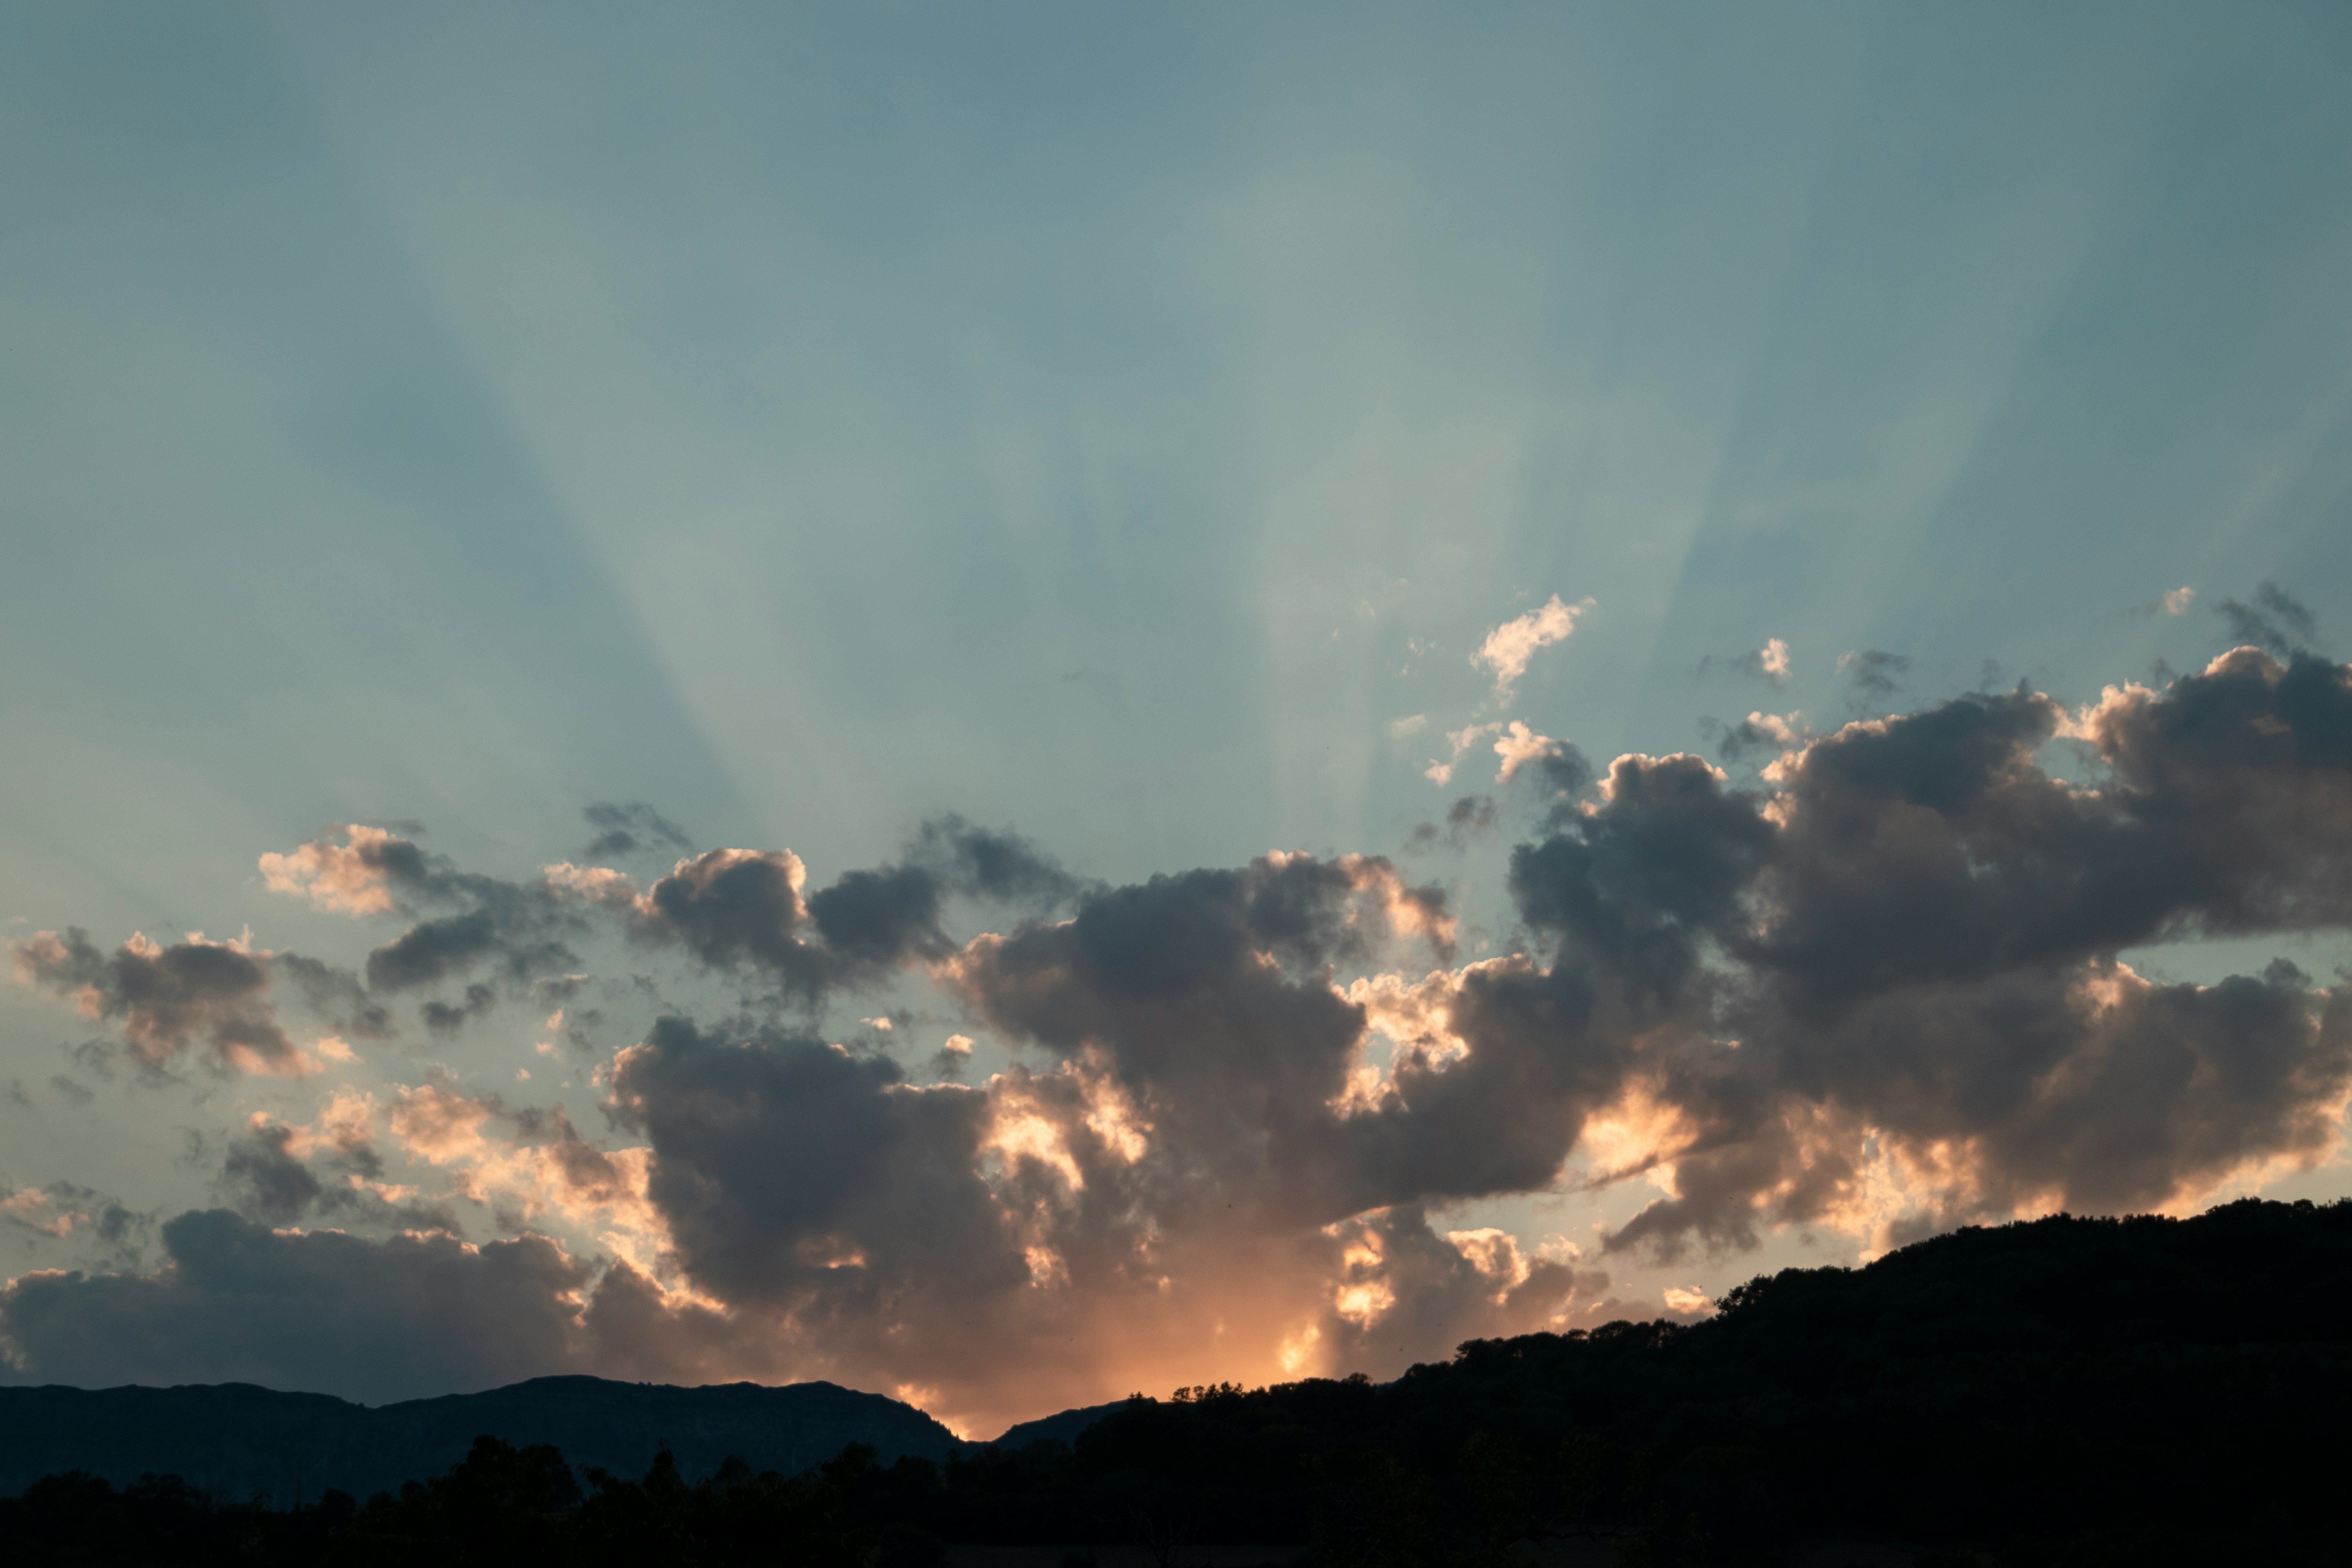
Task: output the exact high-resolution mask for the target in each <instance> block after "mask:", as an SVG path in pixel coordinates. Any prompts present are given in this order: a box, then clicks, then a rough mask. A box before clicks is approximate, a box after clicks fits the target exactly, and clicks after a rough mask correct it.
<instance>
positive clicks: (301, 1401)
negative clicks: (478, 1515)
mask: <svg viewBox="0 0 2352 1568" xmlns="http://www.w3.org/2000/svg"><path fill="white" fill-rule="evenodd" d="M1050 1419H1054V1420H1059V1419H1062V1417H1052V1418H1050ZM485 1432H487V1433H491V1434H494V1435H495V1436H499V1437H503V1438H505V1439H506V1440H507V1441H509V1442H510V1443H513V1444H516V1445H518V1446H524V1445H529V1444H533V1443H552V1444H554V1445H555V1446H556V1447H559V1448H561V1449H562V1450H563V1457H564V1458H566V1459H568V1460H570V1461H572V1463H574V1464H588V1465H601V1466H603V1467H604V1468H606V1469H609V1470H612V1471H614V1473H615V1474H619V1475H626V1476H632V1477H634V1476H638V1475H642V1474H644V1473H645V1470H646V1466H647V1465H649V1464H650V1463H651V1462H652V1460H653V1457H654V1451H655V1448H656V1447H657V1446H658V1445H659V1444H661V1443H663V1442H665V1441H666V1442H667V1443H668V1444H669V1446H670V1450H671V1452H672V1453H673V1454H675V1455H676V1456H677V1463H678V1466H679V1468H681V1469H682V1470H684V1471H685V1472H686V1473H687V1474H688V1476H689V1477H692V1476H695V1475H699V1474H705V1473H708V1472H709V1471H710V1470H712V1469H715V1468H717V1467H718V1466H719V1462H720V1461H721V1460H723V1459H725V1458H727V1457H728V1456H729V1455H730V1454H735V1455H740V1456H741V1457H742V1458H744V1459H745V1460H747V1461H749V1462H750V1464H751V1467H752V1468H754V1469H755V1470H765V1469H772V1470H777V1471H781V1472H782V1473H783V1474H785V1475H793V1474H796V1473H797V1472H799V1471H801V1470H803V1469H806V1468H808V1467H809V1466H811V1465H814V1464H817V1463H819V1462H820V1461H822V1460H824V1459H829V1458H833V1457H834V1456H835V1454H838V1453H839V1452H840V1451H841V1450H842V1448H843V1447H844V1446H845V1445H847V1444H850V1443H867V1444H871V1445H872V1446H873V1447H875V1448H876V1449H877V1451H878V1453H879V1454H880V1456H881V1460H882V1462H883V1463H884V1464H886V1465H887V1464H889V1463H891V1462H892V1461H893V1460H895V1459H897V1458H898V1457H899V1456H900V1455H902V1454H913V1455H918V1456H919V1457H921V1458H929V1459H934V1460H937V1459H943V1458H946V1457H947V1456H948V1455H950V1454H951V1453H954V1452H956V1451H957V1450H958V1449H959V1448H961V1447H963V1445H962V1444H961V1443H960V1442H958V1440H957V1438H956V1436H955V1434H954V1433H952V1432H950V1431H949V1430H948V1429H947V1428H946V1427H945V1426H941V1425H940V1423H939V1422H937V1421H934V1420H933V1419H931V1417H929V1415H925V1414H924V1413H923V1412H921V1411H920V1410H918V1409H916V1408H915V1407H914V1406H912V1405H902V1404H900V1403H899V1402H898V1400H895V1399H888V1398H885V1397H884V1396H883V1395H881V1394H860V1393H858V1392H856V1390H854V1389H847V1388H842V1387H839V1386H837V1385H835V1384H830V1383H799V1384H791V1385H789V1386H787V1387H783V1388H766V1387H762V1386H761V1385H760V1384H751V1383H737V1384H717V1385H712V1386H708V1387H702V1388H677V1387H671V1386H669V1385H667V1384H642V1383H614V1382H610V1381H607V1380H606V1379H604V1378H600V1377H540V1378H533V1379H531V1380H530V1382H528V1383H518V1384H509V1386H507V1387H505V1388H494V1389H491V1390H489V1391H488V1392H487V1393H483V1394H449V1395H446V1396H445V1397H443V1398H439V1399H411V1400H404V1401H403V1402H402V1403H400V1404H397V1405H380V1406H377V1407H375V1408H373V1409H372V1408H370V1407H368V1406H366V1405H353V1404H352V1403H350V1402H349V1401H347V1400H341V1399H336V1398H333V1397H331V1396H330V1395H327V1394H280V1393H278V1392H276V1391H274V1390H271V1389H267V1388H257V1387H256V1386H254V1385H253V1384H244V1383H229V1384H213V1385H202V1384H187V1385H183V1386H181V1387H177V1388H103V1389H83V1388H63V1387H58V1386H55V1385H51V1386H46V1387H36V1388H0V1497H5V1496H13V1495H14V1494H16V1493H17V1492H19V1491H22V1490H23V1489H25V1487H26V1485H27V1484H29V1483H30V1482H32V1481H34V1480H35V1479H38V1478H39V1477H41V1476H44V1475H47V1474H51V1473H54V1472H57V1471H62V1470H88V1471H89V1472H91V1473H92V1474H94V1475H99V1476H103V1477H105V1478H106V1479H109V1480H111V1481H115V1482H117V1483H118V1484H119V1483H121V1482H124V1481H129V1480H132V1479H136V1478H137V1477H139V1476H140V1475H142V1474H143V1473H147V1472H153V1473H155V1474H158V1475H165V1474H176V1475H179V1476H182V1477H184V1478H185V1479H187V1480H188V1481H189V1482H191V1483H192V1484H194V1485H195V1486H198V1487H201V1488H204V1489H207V1490H210V1491H214V1492H216V1493H223V1494H226V1495H227V1496H230V1497H236V1498H245V1497H248V1496H250V1495H251V1494H253V1493H254V1492H256V1491H267V1492H268V1493H270V1494H271V1495H272V1496H273V1497H274V1498H275V1499H276V1500H278V1503H279V1504H280V1505H281V1506H283V1505H285V1504H287V1503H290V1502H291V1501H292V1500H293V1499H294V1493H295V1490H296V1488H297V1486H298V1485H299V1488H300V1489H301V1492H302V1494H303V1496H304V1497H305V1498H306V1499H316V1498H317V1497H318V1496H319V1495H320V1493H321V1492H322V1491H324V1490H325V1489H327V1488H329V1487H334V1488H339V1489H341V1490H343V1491H346V1492H349V1493H351V1494H352V1496H353V1497H357V1498H365V1497H367V1496H368V1495H369V1494H370V1493H372V1492H374V1491H377V1490H379V1489H390V1490H397V1489H399V1487H400V1484H401V1483H402V1482H403V1481H407V1480H415V1479H424V1478H425V1477H429V1476H434V1475H437V1474H439V1473H440V1472H442V1471H444V1470H446V1469H447V1468H449V1467H450V1466H451V1465H454V1464H456V1463H457V1461H458V1460H460V1459H462V1458H465V1457H466V1450H467V1446H468V1445H470V1444H471V1443H472V1442H473V1440H474V1438H475V1437H477V1436H479V1435H481V1434H483V1433H485Z"/></svg>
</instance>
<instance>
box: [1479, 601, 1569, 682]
mask: <svg viewBox="0 0 2352 1568" xmlns="http://www.w3.org/2000/svg"><path fill="white" fill-rule="evenodd" d="M1591 608H1592V601H1591V599H1589V598H1587V599H1580V600H1579V601H1577V602H1576V603H1575V604H1573V605H1566V604H1562V603H1561V602H1560V597H1559V595H1558V594H1554V595H1552V596H1551V602H1550V603H1549V604H1547V605H1544V606H1543V607H1542V608H1541V609H1538V610H1529V611H1528V613H1527V614H1526V615H1524V616H1519V617H1518V618H1517V620H1510V621H1505V622H1504V623H1503V624H1502V625H1501V626H1496V628H1495V629H1494V630H1492V631H1490V632H1488V633H1487V634H1486V642H1485V643H1483V644H1482V645H1480V647H1479V648H1478V651H1477V653H1476V654H1475V655H1473V656H1472V658H1471V660H1470V662H1471V663H1473V664H1483V665H1486V666H1487V667H1488V668H1491V669H1493V670H1494V672H1495V699H1496V701H1501V700H1503V699H1505V698H1507V697H1508V696H1510V694H1511V689H1512V688H1513V687H1515V686H1517V684H1518V682H1519V677H1521V676H1523V675H1525V674H1526V673H1527V672H1528V660H1529V659H1531V658H1535V656H1536V652H1537V650H1538V649H1539V648H1545V647H1550V646H1551V645H1552V644H1553V643H1556V642H1565V641H1567V640H1568V635H1569V634H1570V632H1572V631H1574V630H1575V629H1576V622H1577V617H1579V616H1582V615H1583V614H1584V613H1585V612H1586V611H1587V610H1590V609H1591Z"/></svg>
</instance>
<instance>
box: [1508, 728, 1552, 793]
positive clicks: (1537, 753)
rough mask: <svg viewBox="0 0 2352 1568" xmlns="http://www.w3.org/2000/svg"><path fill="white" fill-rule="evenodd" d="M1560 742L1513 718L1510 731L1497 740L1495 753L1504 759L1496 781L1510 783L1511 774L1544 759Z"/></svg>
mask: <svg viewBox="0 0 2352 1568" xmlns="http://www.w3.org/2000/svg"><path fill="white" fill-rule="evenodd" d="M1558 744H1559V742H1557V741H1555V740H1553V739H1552V738H1551V737H1550V736H1549V735H1538V734H1537V733H1536V732H1535V731H1533V730H1530V729H1528V727H1527V726H1526V725H1525V724H1523V723H1521V722H1520V721H1518V720H1517V719H1514V720H1512V721H1511V728H1510V732H1509V733H1507V734H1506V735H1504V736H1503V737H1502V738H1501V739H1500V740H1498V741H1496V742H1495V754H1496V756H1498V757H1500V758H1502V759H1503V771H1502V772H1500V773H1496V775H1495V782H1496V784H1508V783H1510V782H1511V775H1513V774H1514V773H1517V772H1518V771H1519V770H1520V769H1521V768H1523V767H1525V766H1527V765H1528V763H1534V762H1540V761H1542V760H1543V758H1544V757H1545V756H1547V755H1548V754H1549V752H1550V751H1551V749H1552V748H1553V747H1554V746H1556V745H1558Z"/></svg>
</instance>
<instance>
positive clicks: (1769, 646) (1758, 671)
mask: <svg viewBox="0 0 2352 1568" xmlns="http://www.w3.org/2000/svg"><path fill="white" fill-rule="evenodd" d="M1718 665H1720V666H1722V667H1724V668H1727V669H1734V670H1737V671H1738V672H1739V673H1740V674H1742V675H1753V676H1757V677H1759V678H1760V679H1765V680H1769V681H1770V682H1771V683H1772V684H1773V685H1775V686H1785V685H1787V684H1788V683H1789V644H1788V642H1787V640H1786V639H1785V638H1782V637H1768V638H1766V639H1765V642H1764V646H1763V647H1760V648H1756V649H1753V650H1751V651H1750V652H1748V653H1742V654H1735V655H1733V656H1732V657H1730V658H1717V656H1716V655H1714V654H1708V655H1707V656H1706V658H1702V659H1700V660H1699V661H1698V673H1699V674H1701V675H1705V674H1706V673H1707V672H1708V671H1709V670H1712V669H1714V668H1716V667H1717V666H1718Z"/></svg>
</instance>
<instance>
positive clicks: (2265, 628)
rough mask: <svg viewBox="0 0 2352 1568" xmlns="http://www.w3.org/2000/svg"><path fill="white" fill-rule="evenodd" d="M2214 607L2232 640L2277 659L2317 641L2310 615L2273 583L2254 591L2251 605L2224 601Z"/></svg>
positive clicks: (2291, 596) (2295, 600) (2238, 601)
mask: <svg viewBox="0 0 2352 1568" xmlns="http://www.w3.org/2000/svg"><path fill="white" fill-rule="evenodd" d="M2213 608H2214V612H2215V613H2216V614H2218V615H2219V616H2221V619H2222V621H2223V622H2224V623H2225V624H2226V625H2227V626H2229V628H2230V636H2231V638H2232V639H2234V640H2235V641H2236V642H2238V643H2240V644H2241V645H2243V646H2249V647H2258V648H2261V649H2262V650H2263V651H2264V652H2265V653H2269V654H2273V655H2275V656H2277V657H2278V658H2293V657H2294V655H2295V654H2296V653H2298V652H2301V651H2303V650H2305V649H2308V648H2311V647H2315V646H2316V645H2317V643H2318V641H2319V628H2318V626H2317V625H2316V624H2315V622H2314V621H2313V620H2312V618H2311V612H2310V611H2309V610H2308V609H2306V608H2305V607H2304V605H2303V603H2302V601H2300V600H2298V599H2296V598H2294V596H2293V595H2289V594H2288V593H2286V592H2285V591H2284V589H2282V588H2280V586H2279V585H2278V584H2275V583H2264V584H2263V585H2262V586H2261V587H2259V588H2256V589H2255V590H2254V602H2253V603H2252V604H2251V605H2249V604H2246V603H2244V602H2243V601H2242V600H2238V599H2224V600H2222V601H2221V603H2220V604H2218V605H2214V606H2213Z"/></svg>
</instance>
